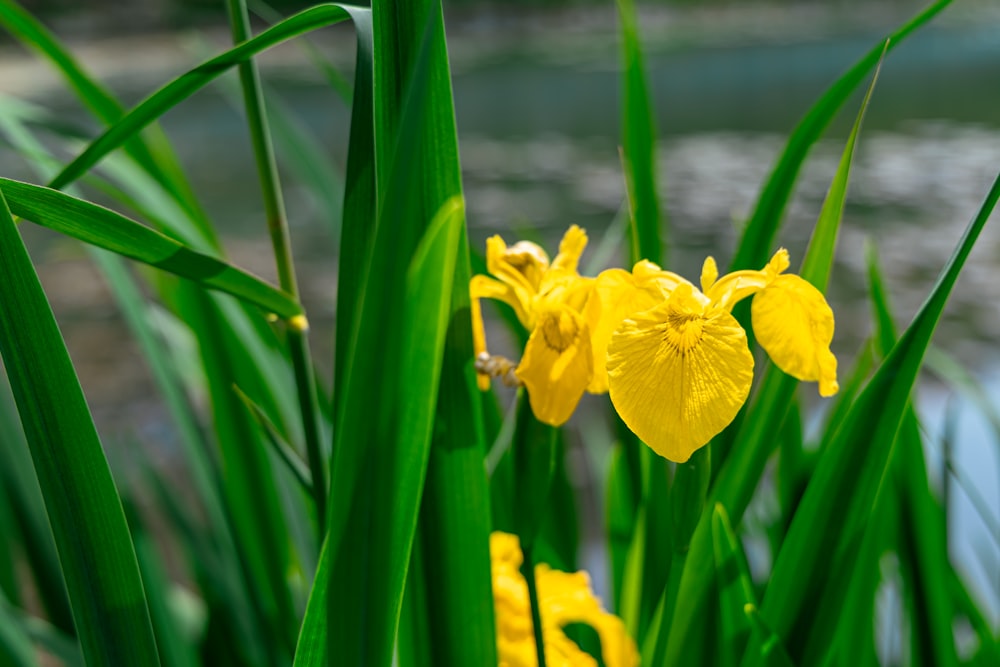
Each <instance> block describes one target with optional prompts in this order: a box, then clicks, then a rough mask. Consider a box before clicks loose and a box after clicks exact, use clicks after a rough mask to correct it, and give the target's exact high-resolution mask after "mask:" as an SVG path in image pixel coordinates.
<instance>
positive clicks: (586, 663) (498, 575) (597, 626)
mask: <svg viewBox="0 0 1000 667" xmlns="http://www.w3.org/2000/svg"><path fill="white" fill-rule="evenodd" d="M490 559H491V564H492V567H491V570H492V577H493V604H494V609H495V612H496V626H497V652H498V654H499V659H500V667H537V665H538V659H537V654H536V648H535V636H534V632H533V630H532V625H531V605H530V602H529V599H528V585H527V583H526V582H525V581H524V577H523V576H522V575H521V571H520V567H521V563H522V562H523V556H522V554H521V546H520V543H519V541H518V539H517V536H516V535H510V534H508V533H501V532H495V533H493V534H492V535H490ZM535 581H536V583H537V584H538V603H539V610H540V614H541V618H542V636H543V637H544V640H545V663H546V664H547V665H549V667H591V666H593V667H597V661H596V660H594V658H593V657H592V656H590V655H588V654H587V653H584V652H583V651H581V650H580V648H579V646H577V644H576V643H575V642H574V641H573V640H572V639H570V638H569V637H567V636H566V634H565V633H564V632H563V628H564V627H565V626H566V625H568V624H570V623H586V624H588V625H590V626H591V627H592V628H594V630H595V631H596V632H597V635H598V637H600V639H601V657H602V658H603V660H604V664H605V665H607V667H634V666H635V665H638V664H639V653H638V651H637V649H636V646H635V642H633V641H632V638H631V637H629V636H628V633H627V632H626V630H625V624H624V623H623V622H622V621H621V619H619V618H618V617H617V616H614V615H612V614H609V613H608V612H606V611H604V610H603V609H601V603H600V600H598V599H597V598H596V597H594V594H593V592H592V591H591V590H590V577H589V576H588V575H587V573H586V572H575V573H570V572H559V571H557V570H552V569H550V568H549V567H548V566H547V565H545V564H539V565H537V566H536V567H535Z"/></svg>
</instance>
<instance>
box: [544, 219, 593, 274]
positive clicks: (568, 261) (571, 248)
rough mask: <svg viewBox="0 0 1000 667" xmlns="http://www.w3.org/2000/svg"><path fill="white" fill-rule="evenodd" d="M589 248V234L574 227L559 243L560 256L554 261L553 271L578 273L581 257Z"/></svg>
mask: <svg viewBox="0 0 1000 667" xmlns="http://www.w3.org/2000/svg"><path fill="white" fill-rule="evenodd" d="M586 247H587V232H585V231H583V230H582V229H580V228H579V227H577V226H576V225H573V226H572V227H570V228H569V229H567V230H566V233H565V234H563V237H562V241H560V242H559V254H558V255H556V258H555V259H554V260H552V270H553V271H556V272H569V273H576V267H577V264H578V263H579V262H580V255H582V254H583V249H584V248H586Z"/></svg>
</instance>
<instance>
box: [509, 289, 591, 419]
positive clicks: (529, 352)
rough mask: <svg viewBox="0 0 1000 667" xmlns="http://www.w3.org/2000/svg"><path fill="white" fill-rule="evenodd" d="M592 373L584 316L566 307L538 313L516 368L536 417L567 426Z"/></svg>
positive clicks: (588, 337)
mask: <svg viewBox="0 0 1000 667" xmlns="http://www.w3.org/2000/svg"><path fill="white" fill-rule="evenodd" d="M593 372H594V358H593V356H592V353H591V347H590V332H589V330H588V329H587V326H586V323H585V322H584V320H583V317H581V316H580V314H579V313H577V312H576V311H574V310H573V309H571V308H568V307H565V306H562V307H556V308H553V309H551V310H547V311H545V312H543V313H540V314H539V315H538V317H537V321H536V324H535V329H534V331H532V332H531V337H530V338H528V344H527V345H525V347H524V356H523V357H522V359H521V363H520V365H518V367H517V377H518V379H520V380H521V382H523V383H524V386H525V387H526V388H527V390H528V400H529V402H530V403H531V410H532V412H534V413H535V417H536V418H537V419H538V420H539V421H541V422H544V423H546V424H551V425H552V426H560V425H562V424H564V423H566V421H567V420H568V419H569V418H570V415H572V414H573V410H574V409H575V408H576V404H577V403H579V402H580V397H581V396H583V392H584V391H585V390H586V389H587V385H588V384H590V378H591V376H592V375H593Z"/></svg>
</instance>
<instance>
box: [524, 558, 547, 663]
mask: <svg viewBox="0 0 1000 667" xmlns="http://www.w3.org/2000/svg"><path fill="white" fill-rule="evenodd" d="M534 551H535V548H534V546H533V545H532V546H522V547H521V553H522V554H524V562H523V563H522V564H521V573H522V574H523V575H524V580H525V581H527V582H528V600H529V601H530V603H531V628H532V630H533V631H534V633H535V653H536V655H537V656H538V667H545V637H544V633H543V632H542V609H541V607H540V606H539V604H538V585H537V582H536V581H535V556H534Z"/></svg>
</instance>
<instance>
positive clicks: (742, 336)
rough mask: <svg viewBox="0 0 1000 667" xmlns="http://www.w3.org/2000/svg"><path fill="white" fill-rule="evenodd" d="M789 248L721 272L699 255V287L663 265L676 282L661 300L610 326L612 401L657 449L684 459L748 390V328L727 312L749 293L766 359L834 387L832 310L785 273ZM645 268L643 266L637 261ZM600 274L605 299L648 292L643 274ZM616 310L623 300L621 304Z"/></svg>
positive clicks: (637, 297)
mask: <svg viewBox="0 0 1000 667" xmlns="http://www.w3.org/2000/svg"><path fill="white" fill-rule="evenodd" d="M788 265H789V261H788V252H787V251H786V250H785V249H781V250H779V251H778V252H777V253H776V254H775V255H774V257H773V258H772V259H771V261H770V262H768V264H767V266H765V267H764V269H763V270H761V271H736V272H733V273H730V274H728V275H726V276H724V277H722V278H721V279H720V278H719V277H718V275H719V272H718V269H717V268H716V265H715V260H713V259H712V258H711V257H709V258H708V259H706V260H705V264H704V267H703V268H702V275H701V290H700V291H699V290H698V289H697V288H696V287H694V286H693V285H691V284H690V283H688V282H687V281H685V280H684V279H683V278H681V277H680V276H677V275H675V274H671V273H669V272H666V271H663V272H659V274H657V275H658V276H659V278H658V279H659V280H660V281H661V284H666V283H669V282H673V283H674V285H675V286H674V287H673V289H671V290H668V294H667V295H666V298H665V299H663V300H662V301H661V302H660V303H658V304H657V305H654V306H653V307H651V308H646V309H643V310H638V309H637V310H636V311H633V313H632V314H630V315H628V316H626V317H625V318H624V319H623V320H620V321H619V322H617V323H613V324H611V325H608V324H607V323H604V326H605V327H608V326H611V328H612V329H613V334H612V335H611V340H610V342H609V344H608V346H607V348H606V350H607V372H608V384H609V388H610V393H611V401H612V403H613V404H614V406H615V409H616V410H617V411H618V414H619V415H621V418H622V419H623V420H624V421H625V423H626V424H627V425H628V427H629V428H630V429H632V431H633V432H634V433H635V434H636V435H638V436H639V437H640V438H641V439H642V440H643V441H644V442H645V443H646V444H647V445H649V446H650V447H652V448H653V450H655V451H656V452H657V453H658V454H660V455H661V456H664V457H666V458H668V459H670V460H671V461H677V462H684V461H687V460H688V458H690V456H691V454H692V453H694V451H695V450H697V449H698V448H699V447H702V446H703V445H705V444H706V443H707V442H708V441H709V440H711V439H712V437H714V436H715V435H716V434H717V433H719V432H720V431H722V429H724V428H725V427H726V426H727V425H728V424H729V423H730V422H732V420H733V419H734V418H735V417H736V413H737V412H738V411H739V409H740V407H741V406H742V405H743V403H744V402H745V401H746V399H747V395H748V394H749V393H750V383H751V381H752V379H753V367H754V361H753V355H751V354H750V350H749V349H748V347H747V337H746V332H745V331H744V330H743V328H742V327H741V326H740V325H739V323H738V322H737V321H736V318H734V317H733V316H732V314H731V312H730V311H731V310H732V308H733V306H734V305H735V304H736V303H737V302H738V301H740V300H742V299H744V298H747V297H749V296H754V295H755V296H754V301H753V304H752V307H751V319H752V324H753V330H754V333H755V334H756V336H757V340H758V341H759V342H760V344H761V347H763V348H764V350H765V351H766V352H767V353H768V356H770V357H771V360H772V361H774V363H775V364H777V365H778V367H779V368H780V369H781V370H783V371H784V372H786V373H788V374H789V375H792V376H793V377H796V378H798V379H799V380H804V381H810V382H818V383H819V393H820V395H821V396H832V395H833V394H835V393H836V392H837V390H838V388H839V387H838V384H837V359H836V358H835V357H834V356H833V354H832V353H831V352H830V341H831V340H832V339H833V327H834V322H833V311H832V310H830V306H829V305H827V303H826V299H825V298H824V297H823V294H822V293H821V292H820V291H819V290H817V289H816V288H815V287H813V286H812V285H811V284H809V283H808V282H807V281H805V280H803V279H802V278H800V277H799V276H796V275H792V274H785V273H784V271H785V270H786V269H787V268H788ZM637 268H640V272H641V274H642V275H645V274H646V272H647V270H648V267H638V265H637ZM636 274H637V271H636V270H633V282H632V283H629V282H628V281H626V280H622V279H621V277H620V276H617V275H616V277H615V278H614V280H615V281H616V282H614V283H613V285H614V286H613V287H612V288H603V287H602V284H603V283H606V282H608V281H610V280H612V279H603V274H602V276H598V278H597V289H596V293H597V294H598V295H599V296H600V298H601V300H602V302H603V301H605V300H606V301H607V302H608V303H618V302H620V301H625V300H630V302H634V303H636V304H640V305H645V303H646V302H648V299H647V297H646V292H648V291H649V290H648V289H647V290H646V292H642V285H644V284H645V282H648V280H649V279H648V278H645V279H643V278H639V277H637V276H636ZM619 312H620V310H619Z"/></svg>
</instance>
